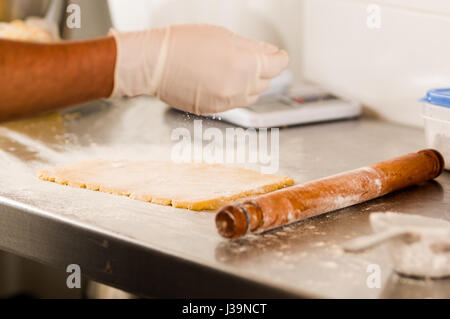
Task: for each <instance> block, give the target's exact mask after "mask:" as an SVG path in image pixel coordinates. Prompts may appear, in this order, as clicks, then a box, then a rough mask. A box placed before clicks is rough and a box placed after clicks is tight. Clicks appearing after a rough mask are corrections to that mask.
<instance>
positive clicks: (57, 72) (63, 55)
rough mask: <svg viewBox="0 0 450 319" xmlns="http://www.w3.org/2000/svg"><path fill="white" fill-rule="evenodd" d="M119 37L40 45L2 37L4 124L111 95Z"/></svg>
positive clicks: (0, 97)
mask: <svg viewBox="0 0 450 319" xmlns="http://www.w3.org/2000/svg"><path fill="white" fill-rule="evenodd" d="M115 63H116V42H115V41H114V38H113V37H107V38H102V39H98V40H91V41H83V42H67V43H60V44H38V43H27V42H18V41H9V40H1V39H0V121H5V120H10V119H14V118H18V117H22V116H29V115H32V114H37V113H39V112H42V111H50V110H55V109H58V108H62V107H65V106H69V105H74V104H78V103H83V102H87V101H90V100H95V99H99V98H106V97H109V96H110V95H111V93H112V91H113V86H114V68H115Z"/></svg>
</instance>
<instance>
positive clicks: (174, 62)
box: [111, 24, 289, 114]
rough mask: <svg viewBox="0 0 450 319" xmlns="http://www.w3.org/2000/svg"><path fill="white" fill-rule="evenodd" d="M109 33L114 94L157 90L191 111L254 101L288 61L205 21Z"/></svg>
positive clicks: (282, 53) (270, 49) (164, 98)
mask: <svg viewBox="0 0 450 319" xmlns="http://www.w3.org/2000/svg"><path fill="white" fill-rule="evenodd" d="M111 34H112V35H113V36H114V37H115V40H116V43H117V62H116V70H115V85H114V91H113V94H112V97H121V96H130V97H132V96H136V95H142V94H147V95H155V96H157V97H158V98H160V99H161V100H162V101H164V102H166V103H167V104H169V105H171V106H173V107H176V108H178V109H181V110H183V111H187V112H191V113H195V114H213V113H218V112H222V111H225V110H228V109H231V108H234V107H243V106H248V105H250V104H253V103H255V102H256V101H257V99H258V96H259V95H260V94H261V93H263V92H264V91H266V90H267V89H268V88H269V85H270V80H271V79H272V78H274V77H276V76H278V75H279V74H280V73H281V72H282V71H283V70H284V69H285V68H286V66H287V65H288V63H289V57H288V55H287V53H286V52H285V51H283V50H279V49H278V48H277V47H275V46H273V45H271V44H267V43H263V42H258V41H254V40H250V39H247V38H244V37H241V36H238V35H236V34H234V33H232V32H231V31H229V30H227V29H225V28H223V27H219V26H212V25H206V24H188V25H173V26H169V27H166V28H158V29H150V30H147V31H139V32H123V33H122V32H118V31H116V30H112V31H111Z"/></svg>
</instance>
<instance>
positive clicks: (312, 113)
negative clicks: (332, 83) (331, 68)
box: [213, 73, 362, 128]
mask: <svg viewBox="0 0 450 319" xmlns="http://www.w3.org/2000/svg"><path fill="white" fill-rule="evenodd" d="M290 81H291V80H289V75H288V74H286V73H285V74H282V76H281V78H279V79H276V80H275V81H274V82H273V84H272V86H271V88H270V89H269V91H268V92H267V93H266V94H264V95H263V96H262V97H261V99H260V100H259V101H258V102H257V103H256V104H254V105H252V106H250V107H246V108H237V109H233V110H230V111H227V112H223V113H219V114H215V115H214V117H213V118H215V119H218V120H222V121H226V122H229V123H232V124H235V125H238V126H241V127H246V128H270V127H283V126H292V125H300V124H307V123H316V122H325V121H332V120H340V119H348V118H355V117H359V116H360V115H361V113H362V107H361V105H360V104H359V103H357V102H354V101H348V100H344V99H341V98H338V97H336V96H334V95H332V94H329V93H328V92H326V91H325V90H323V89H322V88H320V87H318V86H317V85H314V84H311V83H307V82H302V83H299V84H297V85H295V86H293V87H291V88H289V89H288V87H289V85H290V83H289V82H290ZM284 92H286V93H284Z"/></svg>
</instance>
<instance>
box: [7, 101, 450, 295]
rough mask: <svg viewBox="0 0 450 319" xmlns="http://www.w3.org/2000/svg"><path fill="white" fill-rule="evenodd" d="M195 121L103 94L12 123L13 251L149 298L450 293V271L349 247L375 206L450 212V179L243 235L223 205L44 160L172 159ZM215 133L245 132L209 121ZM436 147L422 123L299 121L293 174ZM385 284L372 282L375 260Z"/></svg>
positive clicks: (287, 164)
mask: <svg viewBox="0 0 450 319" xmlns="http://www.w3.org/2000/svg"><path fill="white" fill-rule="evenodd" d="M192 126H193V117H192V116H188V115H184V114H182V113H179V112H176V111H173V110H170V109H168V108H167V107H165V106H164V105H163V104H162V103H160V102H158V101H156V100H154V99H151V98H143V97H142V98H137V99H133V100H127V101H117V102H115V103H110V102H105V101H99V102H95V103H91V104H88V105H85V106H81V107H78V108H75V109H71V110H69V111H65V112H63V113H61V115H49V116H46V117H40V118H38V119H33V120H26V121H20V122H15V123H9V124H6V125H2V126H0V165H1V167H2V169H1V170H0V247H1V249H3V250H5V251H9V252H12V253H15V254H18V255H21V256H24V257H27V258H31V259H33V260H37V261H40V262H43V263H46V264H49V265H52V266H54V267H57V268H60V269H65V268H66V267H67V265H69V264H78V265H80V267H81V271H82V273H83V275H85V276H86V277H88V278H92V279H95V280H97V281H100V282H104V283H107V284H110V285H113V286H116V287H118V288H123V289H126V290H129V291H131V292H135V293H138V294H140V295H144V296H155V297H180V296H185V297H187V296H188V297H330V298H398V297H400V298H403V297H413V298H416V297H417V298H425V297H445V298H449V297H450V279H445V280H435V281H433V280H420V279H413V278H404V277H400V276H398V275H397V274H395V273H394V272H393V271H392V264H391V261H390V258H389V255H388V253H387V252H386V251H385V249H384V247H380V248H377V249H375V250H372V251H369V252H365V253H360V254H349V253H344V252H343V251H342V249H341V248H340V244H341V243H343V242H344V241H346V240H348V239H350V238H354V237H356V236H359V235H365V234H370V233H371V229H370V225H369V223H368V216H369V214H370V213H372V212H385V211H395V212H401V213H408V214H420V215H426V216H430V217H439V218H444V219H447V220H450V173H448V172H445V173H444V174H443V175H442V176H441V177H439V178H438V179H437V181H435V182H428V183H426V184H423V185H420V186H415V187H412V188H409V189H407V190H405V191H402V192H397V193H394V194H391V195H388V196H386V197H383V198H380V199H377V200H374V201H371V202H368V203H364V204H362V205H358V206H353V207H350V208H347V209H343V210H340V211H337V212H334V213H329V214H325V215H322V216H319V217H316V218H312V219H310V220H306V221H303V222H299V223H297V224H294V225H291V226H288V227H284V228H281V229H278V230H275V231H271V232H269V233H266V234H264V235H260V236H251V237H247V238H244V239H241V240H237V241H227V240H224V239H222V238H221V237H219V235H218V234H217V233H216V229H215V225H214V213H210V212H200V213H198V212H191V211H187V210H181V209H174V208H172V207H164V206H158V205H153V204H149V203H144V202H139V201H133V200H131V199H128V198H125V197H116V196H113V195H108V194H102V193H98V192H91V191H87V190H82V189H73V188H68V187H65V186H60V185H56V184H53V183H48V182H43V181H39V180H38V179H37V178H36V171H37V170H38V169H39V168H42V167H45V166H49V165H55V164H62V163H69V162H74V161H79V160H83V159H91V158H99V157H103V158H132V159H134V158H136V159H138V158H139V159H141V158H155V159H160V158H168V156H170V151H171V147H172V146H173V145H174V142H173V141H171V138H170V135H171V132H172V130H173V129H174V128H178V127H186V128H188V129H191V130H192ZM203 126H204V128H207V127H211V126H214V127H219V128H220V129H222V130H223V129H225V128H226V127H231V125H229V124H226V123H221V122H217V121H213V120H208V119H204V122H203ZM423 148H425V145H424V136H423V133H422V131H420V130H418V129H414V128H408V127H403V126H397V125H393V124H389V123H385V122H382V121H378V120H370V119H362V120H350V121H343V122H333V123H322V124H315V125H308V126H300V127H293V128H285V129H282V130H281V132H280V171H279V174H286V175H290V176H291V177H292V178H294V179H295V181H296V182H297V183H301V182H305V181H310V180H313V179H317V178H320V177H325V176H328V175H331V174H335V173H338V172H342V171H346V170H349V169H354V168H358V167H361V166H365V165H368V164H371V163H374V162H377V161H381V160H385V159H389V158H392V157H395V156H399V155H403V154H406V153H408V152H415V151H418V150H420V149H423ZM370 264H378V265H380V267H381V277H382V287H381V288H380V289H377V288H368V287H367V284H366V280H367V277H368V276H369V275H370V273H368V272H367V266H368V265H370Z"/></svg>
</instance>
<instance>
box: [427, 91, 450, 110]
mask: <svg viewBox="0 0 450 319" xmlns="http://www.w3.org/2000/svg"><path fill="white" fill-rule="evenodd" d="M421 101H422V102H427V103H430V104H433V105H437V106H443V107H448V108H450V88H447V89H434V90H430V91H428V92H427V96H426V97H424V98H423V99H421Z"/></svg>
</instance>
